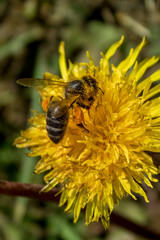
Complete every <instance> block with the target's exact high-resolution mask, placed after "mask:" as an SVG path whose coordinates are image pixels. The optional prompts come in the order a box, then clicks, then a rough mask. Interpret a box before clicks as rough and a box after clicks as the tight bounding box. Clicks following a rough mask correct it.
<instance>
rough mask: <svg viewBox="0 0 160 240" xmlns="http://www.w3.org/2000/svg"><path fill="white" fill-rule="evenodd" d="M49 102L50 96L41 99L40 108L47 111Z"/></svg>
mask: <svg viewBox="0 0 160 240" xmlns="http://www.w3.org/2000/svg"><path fill="white" fill-rule="evenodd" d="M49 102H50V97H48V98H45V99H44V100H43V101H42V108H43V110H44V111H45V112H47V109H48V104H49Z"/></svg>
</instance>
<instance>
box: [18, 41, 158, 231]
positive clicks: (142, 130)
mask: <svg viewBox="0 0 160 240" xmlns="http://www.w3.org/2000/svg"><path fill="white" fill-rule="evenodd" d="M123 40H124V37H122V38H121V39H120V41H118V42H116V43H115V44H113V45H112V46H111V47H110V48H109V50H108V51H107V53H105V54H101V56H102V57H101V59H100V63H99V66H95V65H94V62H93V60H92V58H91V57H90V55H89V52H87V57H88V58H89V62H88V63H71V62H70V61H69V66H68V68H67V64H66V59H65V50H64V43H61V44H60V47H59V52H60V61H59V63H60V70H61V75H62V77H61V78H60V77H58V76H55V75H52V74H51V73H45V74H44V79H52V80H56V81H60V80H61V79H63V80H64V81H65V82H68V81H70V80H71V79H82V78H83V77H84V76H85V77H86V76H90V77H93V78H95V79H96V81H97V83H98V87H99V88H100V89H101V91H99V93H98V94H97V97H96V100H95V101H94V103H93V105H92V106H91V108H90V110H89V111H88V110H86V109H82V110H83V114H84V124H85V128H86V129H87V130H88V131H84V129H82V128H80V127H78V126H77V125H76V124H75V123H74V121H73V114H72V109H70V114H69V120H68V125H67V129H66V131H65V135H64V137H63V139H62V141H60V142H59V143H58V144H54V143H53V142H52V141H51V140H50V138H49V137H48V134H47V131H46V113H37V112H35V113H34V116H33V117H31V118H30V120H29V123H30V128H29V129H27V130H25V131H22V132H21V136H20V137H19V138H18V139H16V140H15V144H16V146H17V147H19V148H24V147H29V148H30V150H31V152H30V153H29V154H28V155H29V156H32V157H34V156H40V157H41V159H40V161H39V162H38V164H37V166H36V168H35V172H36V173H37V174H40V173H42V172H45V171H47V174H46V175H45V182H46V186H45V188H44V189H43V191H49V190H50V189H52V188H53V187H55V186H56V185H57V184H60V186H61V191H60V192H61V198H60V206H62V205H64V204H65V203H66V208H65V211H66V212H73V214H74V222H76V221H77V220H78V218H79V215H80V212H81V209H84V208H85V218H86V224H87V225H88V224H89V223H90V222H92V221H99V220H101V221H102V223H103V225H104V227H105V228H108V226H109V218H110V214H111V212H112V210H113V208H114V205H115V204H117V203H118V202H119V200H120V199H122V198H123V197H125V196H126V195H130V196H131V197H132V198H133V199H136V196H135V194H140V195H141V196H143V197H144V199H145V201H146V202H148V199H147V196H146V193H145V192H144V190H143V188H142V187H141V183H142V182H144V183H145V184H146V185H148V186H149V187H152V184H151V181H153V182H156V181H157V179H155V178H154V177H153V175H155V174H157V173H158V169H157V168H156V166H154V164H153V161H152V158H151V157H150V156H149V155H148V154H147V153H146V151H151V152H160V97H159V96H158V97H155V96H157V94H159V93H160V84H159V82H158V81H159V80H160V70H157V71H155V72H154V73H153V74H152V75H150V76H149V77H147V78H143V75H144V73H145V71H146V70H147V69H148V68H149V67H151V66H152V65H154V64H155V63H157V61H158V60H159V57H151V58H146V59H144V60H143V61H141V62H138V61H137V57H138V55H139V53H140V51H141V49H142V48H143V47H144V46H145V45H146V39H145V38H143V40H142V42H141V43H140V44H139V45H138V46H137V47H136V48H135V49H131V50H130V53H129V55H128V56H127V57H126V59H124V60H123V61H122V62H120V64H119V65H118V66H114V65H113V64H112V65H109V60H110V58H111V57H112V56H113V55H114V54H115V52H116V50H117V48H118V47H119V46H120V45H121V44H122V42H123ZM153 83H156V84H155V85H154V86H153V85H152V84H153ZM62 90H63V89H62V88H53V87H52V86H50V85H48V86H46V87H45V88H41V89H39V92H40V95H41V97H42V100H43V101H42V106H43V109H44V110H45V111H47V107H48V102H49V101H48V99H49V98H50V97H51V96H54V97H61V98H64V95H63V94H64V93H63V91H62Z"/></svg>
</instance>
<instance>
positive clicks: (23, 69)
mask: <svg viewBox="0 0 160 240" xmlns="http://www.w3.org/2000/svg"><path fill="white" fill-rule="evenodd" d="M159 26H160V1H158V0H157V1H154V0H131V1H129V0H106V1H104V0H96V1H94V0H77V1H75V0H55V1H53V0H52V1H51V0H50V1H49V0H40V1H38V0H25V1H22V0H0V179H3V180H9V181H20V182H27V183H39V184H43V183H44V181H43V175H42V174H41V175H40V176H35V175H34V174H33V171H34V166H35V164H36V163H37V160H38V159H35V158H34V159H32V158H29V157H27V156H26V155H25V153H26V152H27V150H19V149H16V148H15V147H14V146H13V141H14V139H15V138H16V137H18V136H19V133H20V130H21V129H25V128H26V127H27V119H28V118H29V116H30V115H31V114H32V113H31V111H30V110H31V109H36V110H39V111H41V110H42V109H41V106H40V104H39V95H38V93H37V92H36V91H34V90H32V89H26V88H23V87H21V86H18V85H17V84H16V79H18V78H23V77H42V75H43V73H44V72H46V71H50V72H52V73H54V74H59V66H58V56H59V54H58V46H59V43H60V41H61V40H64V41H65V43H66V54H67V57H68V58H69V59H71V61H73V62H74V61H77V62H81V61H87V58H86V55H85V54H86V50H89V51H90V54H91V56H92V58H93V59H94V61H95V63H98V60H99V58H100V54H99V53H100V52H105V51H106V50H107V48H108V47H109V46H110V45H111V44H112V43H114V42H115V41H118V40H119V39H120V37H121V35H125V43H124V44H123V46H122V47H121V48H120V50H119V51H118V53H117V54H116V57H113V63H115V64H116V63H117V62H119V61H121V60H122V59H123V58H124V57H125V56H126V55H127V54H128V52H129V49H130V48H131V47H135V46H136V45H137V44H139V42H140V41H141V39H142V37H143V36H144V35H145V36H147V38H148V41H149V44H148V46H146V47H145V48H144V49H143V51H142V53H141V54H140V58H141V59H142V58H144V57H149V56H152V55H160V27H159ZM158 67H159V66H158V65H156V66H155V67H152V70H149V71H148V72H147V74H150V73H151V72H152V71H155V70H156V69H157V68H158ZM154 156H155V155H154ZM155 161H157V162H158V155H156V159H155ZM145 189H146V191H147V195H148V197H149V200H150V203H149V204H146V203H145V202H144V199H142V198H140V197H138V200H137V201H134V200H132V199H131V198H130V197H128V198H126V199H124V200H121V201H120V205H119V206H116V208H115V212H116V213H120V214H121V215H123V216H126V217H127V218H128V219H131V220H134V221H135V222H136V223H140V224H141V225H145V226H147V227H149V228H151V229H152V230H155V231H158V232H160V229H159V223H160V184H159V183H156V184H154V189H149V188H145ZM63 210H64V209H63V208H58V205H57V203H44V202H40V201H36V200H28V199H25V198H13V197H7V196H0V240H1V239H2V240H10V239H12V240H21V239H22V240H28V239H30V240H51V239H52V240H81V239H85V240H100V239H106V240H108V239H109V240H121V239H123V240H125V239H126V240H138V239H143V238H141V237H138V236H137V235H135V234H133V233H131V232H129V231H127V229H122V228H120V227H118V225H115V224H112V222H111V226H110V230H109V231H106V232H105V231H104V229H103V227H102V226H101V224H100V223H93V224H90V225H89V227H88V228H86V227H85V226H84V216H83V214H82V215H81V217H80V219H79V221H78V223H77V224H73V223H72V220H73V219H72V215H69V216H68V215H65V213H64V212H63Z"/></svg>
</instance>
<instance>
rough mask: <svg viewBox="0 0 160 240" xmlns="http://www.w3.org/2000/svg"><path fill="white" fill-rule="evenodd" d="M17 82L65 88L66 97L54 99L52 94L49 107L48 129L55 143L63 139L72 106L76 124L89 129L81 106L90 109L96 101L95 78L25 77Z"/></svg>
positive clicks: (35, 85) (26, 84) (96, 88)
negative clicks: (55, 78)
mask: <svg viewBox="0 0 160 240" xmlns="http://www.w3.org/2000/svg"><path fill="white" fill-rule="evenodd" d="M17 83H18V84H20V85H23V86H27V87H35V88H37V89H40V88H42V87H45V86H47V85H50V86H53V87H55V86H58V87H60V86H61V87H63V88H64V99H60V100H54V96H51V98H50V101H49V104H48V107H47V115H46V130H47V133H48V136H49V138H50V139H51V140H52V141H53V142H54V143H55V144H58V143H59V142H60V141H61V140H62V139H63V136H64V134H65V131H66V128H67V124H68V119H69V113H70V108H72V109H73V119H74V122H75V123H76V125H77V126H79V127H81V128H84V129H85V130H87V129H86V128H85V126H84V125H83V120H84V117H83V111H82V109H81V108H83V109H87V110H89V109H90V107H91V105H92V104H93V102H94V101H95V98H96V95H97V92H98V89H99V88H98V85H97V81H96V80H95V78H93V77H91V76H84V77H82V79H73V80H71V81H69V82H64V81H62V80H51V79H39V78H24V79H19V80H17ZM75 106H76V107H75Z"/></svg>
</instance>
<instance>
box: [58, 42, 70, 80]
mask: <svg viewBox="0 0 160 240" xmlns="http://www.w3.org/2000/svg"><path fill="white" fill-rule="evenodd" d="M59 53H60V57H59V66H60V71H61V75H62V78H63V79H64V80H67V79H68V73H67V64H66V56H65V49H64V42H61V43H60V45H59Z"/></svg>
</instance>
